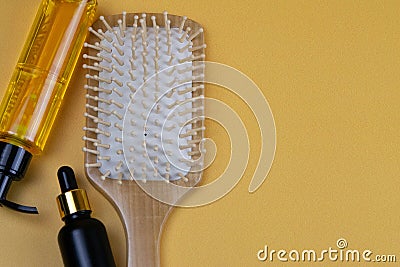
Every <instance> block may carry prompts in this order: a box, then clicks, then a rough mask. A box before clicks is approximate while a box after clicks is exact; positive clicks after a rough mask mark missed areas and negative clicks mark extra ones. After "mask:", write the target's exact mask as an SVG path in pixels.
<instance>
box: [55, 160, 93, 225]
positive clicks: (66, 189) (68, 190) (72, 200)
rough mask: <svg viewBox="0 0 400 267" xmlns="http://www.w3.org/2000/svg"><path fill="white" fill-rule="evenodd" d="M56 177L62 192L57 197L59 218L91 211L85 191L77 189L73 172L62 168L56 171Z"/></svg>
mask: <svg viewBox="0 0 400 267" xmlns="http://www.w3.org/2000/svg"><path fill="white" fill-rule="evenodd" d="M57 176H58V182H59V183H60V188H61V192H62V194H61V195H59V196H58V197H57V205H58V211H59V212H60V216H61V218H62V219H64V218H65V217H66V216H68V215H71V214H74V213H76V212H79V211H92V209H91V208H90V204H89V199H88V197H87V194H86V191H85V190H84V189H79V188H78V185H77V183H76V179H75V174H74V171H73V170H72V169H71V168H70V167H68V166H63V167H61V168H60V169H59V170H58V172H57Z"/></svg>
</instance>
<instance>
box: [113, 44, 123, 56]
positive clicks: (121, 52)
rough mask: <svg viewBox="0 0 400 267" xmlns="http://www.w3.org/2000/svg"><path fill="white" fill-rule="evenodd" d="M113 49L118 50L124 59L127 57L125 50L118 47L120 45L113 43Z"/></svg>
mask: <svg viewBox="0 0 400 267" xmlns="http://www.w3.org/2000/svg"><path fill="white" fill-rule="evenodd" d="M113 47H114V48H115V50H117V52H118V54H119V55H120V56H121V57H123V56H124V55H125V53H124V50H122V49H121V48H119V47H118V45H117V44H116V43H113Z"/></svg>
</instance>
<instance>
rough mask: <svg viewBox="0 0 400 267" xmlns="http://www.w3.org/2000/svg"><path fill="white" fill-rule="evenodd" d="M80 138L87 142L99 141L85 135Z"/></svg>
mask: <svg viewBox="0 0 400 267" xmlns="http://www.w3.org/2000/svg"><path fill="white" fill-rule="evenodd" d="M82 139H83V141H88V142H92V143H96V142H100V140H99V139H94V138H90V137H87V136H83V137H82Z"/></svg>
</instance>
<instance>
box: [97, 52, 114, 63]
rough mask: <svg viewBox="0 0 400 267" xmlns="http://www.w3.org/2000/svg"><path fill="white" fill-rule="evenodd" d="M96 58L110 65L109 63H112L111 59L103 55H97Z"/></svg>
mask: <svg viewBox="0 0 400 267" xmlns="http://www.w3.org/2000/svg"><path fill="white" fill-rule="evenodd" d="M97 57H99V58H101V59H103V60H105V61H107V62H108V63H111V62H112V59H111V58H110V57H107V56H105V55H103V54H100V53H98V54H97Z"/></svg>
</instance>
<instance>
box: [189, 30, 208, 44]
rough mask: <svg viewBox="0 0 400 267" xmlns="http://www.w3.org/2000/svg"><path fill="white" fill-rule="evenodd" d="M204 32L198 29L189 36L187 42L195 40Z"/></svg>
mask: <svg viewBox="0 0 400 267" xmlns="http://www.w3.org/2000/svg"><path fill="white" fill-rule="evenodd" d="M203 31H204V30H203V28H200V29H198V30H197V31H196V32H195V33H193V34H192V35H190V36H189V38H188V40H189V41H192V40H193V39H194V38H196V37H197V36H198V35H199V34H200V33H202V32H203Z"/></svg>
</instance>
